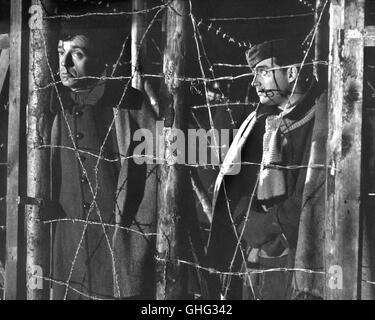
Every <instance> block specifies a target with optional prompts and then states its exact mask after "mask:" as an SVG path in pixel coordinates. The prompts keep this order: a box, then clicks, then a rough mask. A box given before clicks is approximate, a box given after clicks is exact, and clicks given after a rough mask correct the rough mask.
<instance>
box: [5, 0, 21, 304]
mask: <svg viewBox="0 0 375 320" xmlns="http://www.w3.org/2000/svg"><path fill="white" fill-rule="evenodd" d="M10 11H11V12H10V21H11V23H10V33H9V40H10V63H9V118H8V119H9V120H8V123H9V126H8V161H7V162H8V166H7V168H8V172H7V196H6V201H7V203H6V212H7V217H6V227H7V229H6V262H5V281H4V299H5V300H15V299H17V298H19V292H18V290H17V288H18V285H19V282H20V279H19V274H20V265H19V264H20V263H19V255H20V254H22V248H20V245H19V244H20V243H19V239H20V233H19V230H20V223H21V224H22V223H23V222H22V215H21V214H20V211H19V208H18V196H19V187H20V184H19V177H20V174H19V171H20V168H19V165H20V148H19V147H20V130H21V112H22V111H21V110H22V108H24V107H25V105H23V104H22V102H21V100H22V97H21V88H22V86H21V84H23V81H22V75H21V70H22V67H21V65H22V64H21V56H22V42H23V40H24V39H23V36H22V27H23V21H22V17H23V1H22V0H13V1H12V2H11V10H10Z"/></svg>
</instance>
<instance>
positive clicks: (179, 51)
mask: <svg viewBox="0 0 375 320" xmlns="http://www.w3.org/2000/svg"><path fill="white" fill-rule="evenodd" d="M165 14H166V16H165V17H164V18H165V20H164V21H165V23H166V29H165V30H166V41H165V48H164V59H163V72H164V76H165V78H164V80H165V81H164V84H163V85H164V88H163V89H164V94H163V97H162V98H163V99H162V100H163V102H162V104H161V107H162V110H161V115H162V118H163V119H164V129H163V139H162V142H161V143H160V150H161V151H160V156H161V158H162V159H163V160H164V163H163V164H161V165H160V166H159V169H160V170H159V179H160V182H159V185H158V193H159V198H158V214H159V215H158V223H157V233H158V235H157V241H156V242H157V244H156V248H157V255H158V257H157V262H156V273H157V274H156V298H157V299H158V300H171V299H181V298H182V295H183V294H184V290H185V280H184V270H185V268H184V267H183V266H182V265H181V264H180V263H178V262H177V261H176V260H178V259H179V258H180V254H181V252H183V246H184V243H185V240H186V238H187V236H186V235H187V233H186V230H185V229H184V228H182V217H183V215H184V213H183V210H184V205H183V203H184V195H185V192H184V188H186V186H188V185H189V179H188V170H187V167H186V166H184V165H183V164H176V162H177V156H176V154H175V152H176V150H174V148H175V147H176V144H177V145H178V148H177V149H178V151H177V152H178V153H179V152H180V151H181V149H180V148H184V147H185V144H184V142H183V141H181V140H180V138H181V136H179V137H178V138H177V141H176V136H177V131H178V130H181V131H180V132H183V133H185V131H186V127H187V123H188V121H187V119H188V118H187V115H186V113H187V110H186V106H185V99H184V85H183V82H182V81H181V80H179V79H178V78H181V77H183V76H184V60H185V54H186V23H187V1H186V0H176V1H174V2H172V3H171V4H170V6H169V7H168V9H166V12H165ZM184 136H186V135H184Z"/></svg>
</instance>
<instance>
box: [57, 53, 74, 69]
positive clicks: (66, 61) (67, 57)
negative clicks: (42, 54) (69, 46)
mask: <svg viewBox="0 0 375 320" xmlns="http://www.w3.org/2000/svg"><path fill="white" fill-rule="evenodd" d="M60 64H61V65H62V66H64V67H65V68H70V67H72V66H74V64H73V60H72V55H71V54H70V53H67V54H64V55H63V56H62V57H61V59H60Z"/></svg>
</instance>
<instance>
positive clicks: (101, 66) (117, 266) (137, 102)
mask: <svg viewBox="0 0 375 320" xmlns="http://www.w3.org/2000/svg"><path fill="white" fill-rule="evenodd" d="M76 20H77V21H76ZM112 20H113V19H109V18H104V17H100V18H92V17H86V18H80V19H73V20H68V21H66V22H64V23H63V24H62V32H61V33H60V37H59V43H58V54H59V73H60V78H61V83H62V87H59V88H58V92H59V97H56V99H55V100H54V103H53V105H52V111H53V112H54V113H55V114H56V116H55V120H54V123H53V127H52V135H51V140H52V142H51V144H52V146H54V148H53V149H52V162H51V173H52V179H51V181H52V200H53V201H54V203H57V204H58V210H57V212H56V214H57V215H58V216H57V219H62V220H61V221H59V222H57V223H56V224H55V228H54V235H53V241H54V243H53V274H52V277H53V280H54V281H53V299H87V298H88V299H113V298H146V297H148V296H152V294H153V288H154V286H153V274H154V272H153V264H152V261H153V259H152V258H153V254H154V239H153V238H150V237H149V236H148V235H146V234H149V233H152V232H155V217H156V215H155V213H156V212H155V210H156V203H155V201H156V176H155V170H154V167H153V166H152V165H146V164H143V165H138V164H136V162H135V161H134V159H133V156H137V155H134V152H133V151H134V147H135V146H134V142H132V137H133V133H134V131H135V130H137V129H138V128H147V129H149V130H151V131H152V130H154V126H155V123H154V122H155V118H154V116H153V113H152V110H151V108H150V107H149V105H148V104H147V102H148V99H147V97H146V96H145V95H144V94H143V92H141V91H139V90H137V89H135V88H132V87H131V86H130V84H129V82H130V81H129V82H128V81H127V80H124V81H120V80H106V77H110V76H111V75H113V74H115V71H116V70H114V68H115V67H117V66H115V65H114V62H115V61H116V55H117V56H119V55H120V50H118V51H114V50H113V48H112V50H111V48H110V47H109V46H108V41H109V42H113V41H115V43H116V44H117V45H119V46H118V48H121V44H122V41H123V39H120V38H117V39H116V38H115V37H114V35H116V34H117V33H116V31H115V30H116V28H117V26H115V25H112V27H111V22H112V23H113V21H112ZM107 50H108V51H107ZM115 116H116V117H118V118H120V117H121V119H122V123H123V125H122V126H118V123H116V121H114V118H115Z"/></svg>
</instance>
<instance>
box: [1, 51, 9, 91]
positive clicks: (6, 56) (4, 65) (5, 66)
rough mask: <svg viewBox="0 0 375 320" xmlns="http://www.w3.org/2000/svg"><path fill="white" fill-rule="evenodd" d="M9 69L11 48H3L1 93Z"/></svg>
mask: <svg viewBox="0 0 375 320" xmlns="http://www.w3.org/2000/svg"><path fill="white" fill-rule="evenodd" d="M8 69H9V49H3V50H1V55H0V93H1V92H2V91H3V85H4V82H5V78H6V77H7V74H8Z"/></svg>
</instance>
